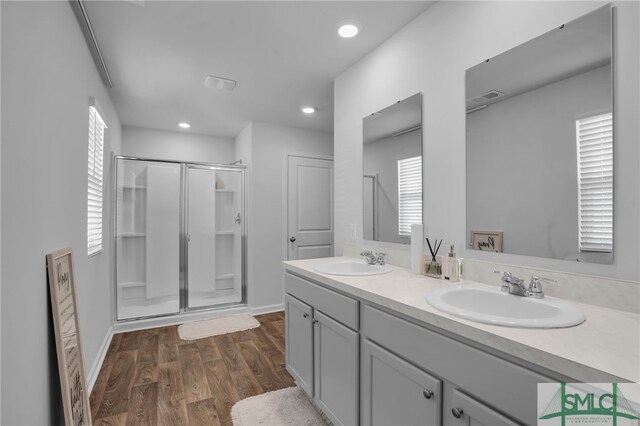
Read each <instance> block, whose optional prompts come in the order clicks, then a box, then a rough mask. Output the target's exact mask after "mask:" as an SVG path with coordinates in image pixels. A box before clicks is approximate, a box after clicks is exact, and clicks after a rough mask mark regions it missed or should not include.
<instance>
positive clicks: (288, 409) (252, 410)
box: [231, 387, 331, 426]
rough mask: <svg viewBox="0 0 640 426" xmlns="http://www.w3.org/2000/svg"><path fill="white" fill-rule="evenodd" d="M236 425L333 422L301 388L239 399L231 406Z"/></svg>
mask: <svg viewBox="0 0 640 426" xmlns="http://www.w3.org/2000/svg"><path fill="white" fill-rule="evenodd" d="M231 419H232V420H233V426H258V425H263V426H328V425H331V423H330V422H329V421H328V420H326V418H325V417H324V416H323V415H322V414H321V413H320V412H319V411H318V410H317V409H316V408H315V407H314V406H313V404H312V403H311V401H309V398H307V396H306V394H305V393H304V391H303V390H302V389H300V388H298V387H292V388H285V389H280V390H277V391H273V392H267V393H264V394H262V395H257V396H252V397H250V398H245V399H243V400H241V401H238V402H236V403H235V404H234V406H233V407H232V408H231Z"/></svg>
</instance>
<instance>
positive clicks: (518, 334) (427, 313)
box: [283, 257, 640, 383]
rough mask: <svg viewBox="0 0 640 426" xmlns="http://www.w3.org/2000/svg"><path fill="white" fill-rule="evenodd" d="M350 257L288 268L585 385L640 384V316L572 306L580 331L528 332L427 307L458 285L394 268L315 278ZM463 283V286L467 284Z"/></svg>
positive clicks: (293, 263) (298, 262)
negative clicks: (430, 296) (433, 294)
mask: <svg viewBox="0 0 640 426" xmlns="http://www.w3.org/2000/svg"><path fill="white" fill-rule="evenodd" d="M347 259H350V258H346V257H335V258H324V259H309V260H295V261H288V262H283V263H284V268H285V269H286V270H289V271H291V272H294V273H296V274H298V275H300V276H303V277H307V278H309V279H312V280H314V281H316V282H319V283H321V284H324V285H325V286H327V287H331V288H334V289H336V290H339V291H342V292H344V293H347V294H351V295H353V296H355V297H358V298H360V299H363V300H365V301H369V302H372V303H375V304H377V305H380V306H384V307H386V308H389V309H391V310H393V311H396V312H399V313H401V314H404V315H406V316H408V317H411V318H414V319H416V320H419V321H422V322H425V323H427V324H431V325H433V326H436V327H439V328H441V329H444V330H448V331H449V332H451V333H454V334H456V335H459V336H461V337H463V338H465V339H468V340H471V341H475V342H478V343H481V344H483V345H485V346H489V347H492V348H495V349H496V350H498V351H501V352H504V353H506V354H509V355H511V356H514V357H517V358H520V359H523V360H525V361H527V362H530V363H532V364H534V365H538V366H541V367H544V368H546V369H548V370H551V371H555V372H557V373H560V374H563V375H565V376H568V377H571V378H573V379H575V380H577V381H582V382H592V383H597V382H607V383H608V382H623V381H631V382H640V315H637V314H633V313H629V312H623V311H617V310H613V309H607V308H601V307H597V306H593V305H586V304H580V303H576V302H571V303H573V304H574V305H575V306H577V307H578V308H579V309H580V310H581V311H582V312H583V313H584V315H585V317H586V321H585V322H584V323H582V324H580V325H578V326H575V327H569V328H556V329H524V328H510V327H501V326H495V325H489V324H482V323H477V322H474V321H468V320H464V319H461V318H457V317H454V316H452V315H449V314H446V313H444V312H441V311H439V310H437V309H436V308H434V307H432V306H431V305H429V304H428V303H427V301H426V300H425V296H426V294H427V293H428V292H430V291H433V290H436V289H438V288H441V287H445V286H452V285H458V284H459V283H449V282H447V281H443V280H438V279H433V278H429V277H426V276H423V275H414V274H412V273H411V271H409V270H407V269H403V268H400V267H397V266H393V269H394V270H393V271H392V272H390V273H387V274H382V275H369V276H342V275H340V276H338V275H327V274H322V273H319V272H316V271H315V270H314V267H315V266H317V265H321V264H324V263H331V262H336V261H339V260H347ZM463 283H464V282H463Z"/></svg>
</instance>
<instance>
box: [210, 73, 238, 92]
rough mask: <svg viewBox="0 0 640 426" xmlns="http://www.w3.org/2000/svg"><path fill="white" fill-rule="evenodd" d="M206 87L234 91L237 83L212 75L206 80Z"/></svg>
mask: <svg viewBox="0 0 640 426" xmlns="http://www.w3.org/2000/svg"><path fill="white" fill-rule="evenodd" d="M204 87H206V88H208V89H213V90H233V89H235V87H236V81H235V80H231V79H229V78H222V77H215V76H212V75H210V76H208V77H207V78H205V79H204Z"/></svg>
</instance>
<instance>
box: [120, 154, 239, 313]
mask: <svg viewBox="0 0 640 426" xmlns="http://www.w3.org/2000/svg"><path fill="white" fill-rule="evenodd" d="M119 160H130V161H145V162H149V163H163V164H178V165H179V166H180V200H179V203H180V205H179V209H180V213H179V225H178V226H179V243H178V244H179V254H178V257H179V260H178V262H179V306H180V308H179V310H178V312H172V313H166V314H157V315H147V316H140V317H134V318H126V319H118V236H117V229H118V216H117V213H118V210H117V209H118V205H117V197H118V194H117V192H118V162H119ZM189 167H192V168H200V169H210V170H221V171H232V172H237V171H240V172H242V174H241V184H240V186H241V193H242V195H241V200H240V203H241V206H240V211H241V212H242V213H241V218H242V222H241V223H240V260H241V265H240V271H241V272H240V273H241V275H242V277H241V281H240V293H241V300H240V302H239V303H234V302H232V303H223V304H219V305H210V306H203V307H197V308H189V307H188V305H187V297H188V296H187V292H188V283H187V268H188V266H187V261H188V258H187V250H188V249H187V247H186V244H187V225H188V224H187V217H186V213H187V208H188V206H187V203H188V189H189V188H188V182H187V170H188V168H189ZM246 171H247V166H246V165H233V164H216V163H202V162H185V161H176V160H161V159H155V158H143V157H132V156H126V155H116V154H113V153H112V156H111V175H112V177H111V205H112V220H111V228H112V229H111V234H112V239H111V246H112V247H111V253H112V258H113V262H112V264H113V265H112V275H113V279H112V280H111V281H112V284H113V296H112V297H113V309H112V310H111V311H112V317H113V322H114V323H118V324H120V323H126V322H132V321H138V320H145V319H154V318H168V317H175V316H179V315H183V314H187V313H194V312H202V311H214V310H220V309H224V308H229V307H237V306H247V282H246V281H247V253H246V251H247V244H246V237H247V236H246V232H247V221H248V217H247V216H248V215H247V208H246V200H247V194H246V188H245V185H246V173H247V172H246Z"/></svg>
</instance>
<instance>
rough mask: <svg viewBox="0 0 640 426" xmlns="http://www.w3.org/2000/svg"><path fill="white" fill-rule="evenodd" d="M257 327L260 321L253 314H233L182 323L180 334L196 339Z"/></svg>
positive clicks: (185, 337) (179, 328)
mask: <svg viewBox="0 0 640 426" xmlns="http://www.w3.org/2000/svg"><path fill="white" fill-rule="evenodd" d="M256 327H260V323H259V322H258V320H257V319H255V318H254V317H252V316H251V315H231V316H228V317H219V318H211V319H208V320H202V321H194V322H188V323H186V324H182V325H181V326H180V327H178V335H179V336H180V338H181V339H182V340H196V339H204V338H206V337H211V336H218V335H220V334H227V333H235V332H236V331H244V330H250V329H252V328H256Z"/></svg>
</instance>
